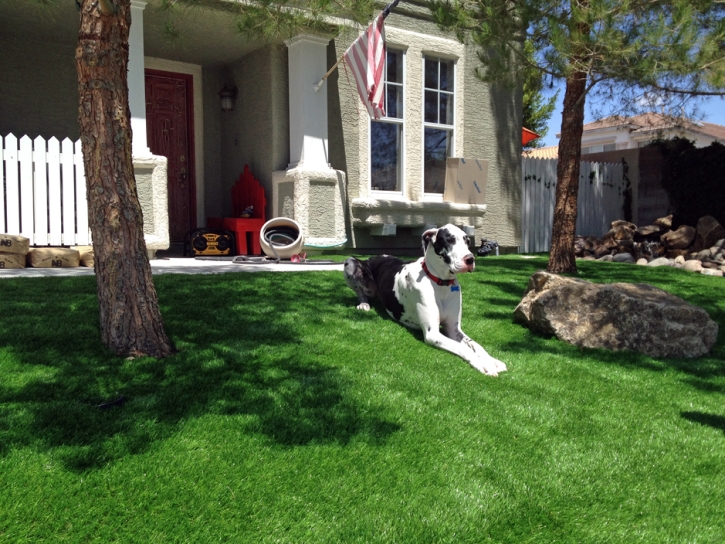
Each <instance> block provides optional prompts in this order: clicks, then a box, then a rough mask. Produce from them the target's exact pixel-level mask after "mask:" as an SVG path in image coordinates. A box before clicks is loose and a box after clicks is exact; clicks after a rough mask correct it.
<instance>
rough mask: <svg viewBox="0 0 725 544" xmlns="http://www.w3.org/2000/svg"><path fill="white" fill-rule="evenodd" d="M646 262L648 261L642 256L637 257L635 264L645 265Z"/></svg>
mask: <svg viewBox="0 0 725 544" xmlns="http://www.w3.org/2000/svg"><path fill="white" fill-rule="evenodd" d="M648 262H649V261H648V260H647V259H645V258H644V257H642V258H641V259H637V264H638V265H639V266H647V264H648Z"/></svg>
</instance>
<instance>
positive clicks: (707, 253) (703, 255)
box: [695, 249, 710, 261]
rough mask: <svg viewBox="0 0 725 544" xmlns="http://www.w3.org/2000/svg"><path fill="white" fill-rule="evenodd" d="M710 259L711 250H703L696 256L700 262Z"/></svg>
mask: <svg viewBox="0 0 725 544" xmlns="http://www.w3.org/2000/svg"><path fill="white" fill-rule="evenodd" d="M709 258H710V250H709V249H703V250H702V251H698V252H697V253H696V254H695V259H697V260H698V261H702V260H704V259H709Z"/></svg>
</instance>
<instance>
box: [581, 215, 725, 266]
mask: <svg viewBox="0 0 725 544" xmlns="http://www.w3.org/2000/svg"><path fill="white" fill-rule="evenodd" d="M574 253H575V255H576V256H577V258H580V259H585V260H596V261H602V262H617V263H636V264H638V265H641V266H652V267H657V266H671V267H673V268H682V269H683V270H687V271H688V272H695V273H700V274H704V275H707V276H720V277H723V276H725V227H723V226H722V225H721V224H720V223H719V222H718V221H717V219H715V218H714V217H711V216H709V215H706V216H703V217H701V218H700V220H699V221H698V222H697V225H696V226H694V227H693V226H690V225H680V226H678V227H677V228H676V229H673V228H672V216H671V215H669V216H667V217H661V218H659V219H657V220H656V221H655V222H654V224H653V225H646V226H643V227H638V226H637V225H635V224H634V223H630V222H629V221H622V220H617V221H612V224H611V229H610V230H609V232H607V233H606V234H604V236H602V238H596V237H595V236H577V237H576V240H575V241H574Z"/></svg>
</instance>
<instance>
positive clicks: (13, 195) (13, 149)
mask: <svg viewBox="0 0 725 544" xmlns="http://www.w3.org/2000/svg"><path fill="white" fill-rule="evenodd" d="M5 203H6V206H7V214H6V217H5V225H6V228H7V232H10V233H15V234H19V233H20V189H19V187H18V139H17V138H16V137H15V136H14V135H13V134H8V135H7V136H6V137H5Z"/></svg>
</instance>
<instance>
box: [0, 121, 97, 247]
mask: <svg viewBox="0 0 725 544" xmlns="http://www.w3.org/2000/svg"><path fill="white" fill-rule="evenodd" d="M19 144H20V145H19V147H18V139H17V137H16V136H15V135H13V134H8V135H7V136H6V137H4V138H2V137H0V232H5V233H9V234H20V235H22V236H25V237H27V238H29V239H30V244H31V245H35V246H38V245H41V246H42V245H53V246H59V245H75V244H82V245H87V244H90V243H91V241H90V233H89V230H88V203H87V201H86V180H85V175H84V171H83V154H82V150H81V144H80V142H75V143H74V142H72V141H71V140H70V139H68V138H66V139H65V140H63V143H62V144H61V143H60V142H58V139H57V138H51V139H50V140H49V141H48V143H47V147H46V141H45V139H43V138H42V137H40V136H38V137H37V138H35V140H31V139H30V138H29V137H28V136H23V137H22V138H21V139H20V142H19ZM61 148H62V151H61Z"/></svg>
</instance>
